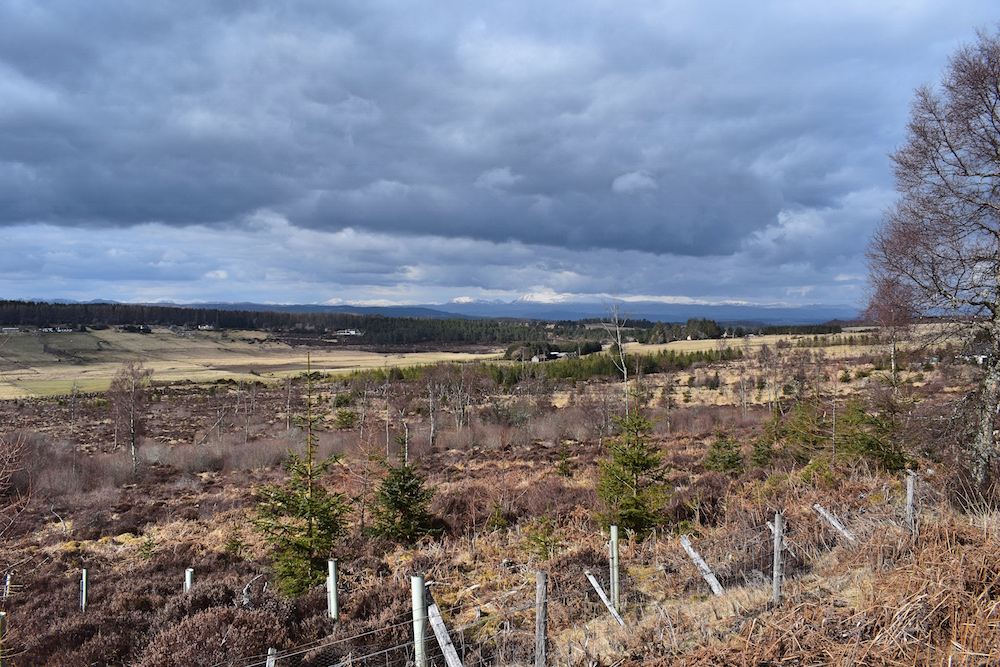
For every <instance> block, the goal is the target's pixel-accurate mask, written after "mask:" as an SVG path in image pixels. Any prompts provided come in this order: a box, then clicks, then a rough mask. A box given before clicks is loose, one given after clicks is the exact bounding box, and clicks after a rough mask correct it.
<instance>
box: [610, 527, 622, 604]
mask: <svg viewBox="0 0 1000 667" xmlns="http://www.w3.org/2000/svg"><path fill="white" fill-rule="evenodd" d="M611 604H613V605H614V606H615V611H617V612H618V613H619V614H620V613H621V611H622V601H621V588H620V584H619V579H618V526H611Z"/></svg>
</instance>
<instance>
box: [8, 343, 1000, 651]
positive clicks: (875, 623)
mask: <svg viewBox="0 0 1000 667" xmlns="http://www.w3.org/2000/svg"><path fill="white" fill-rule="evenodd" d="M769 352H770V354H771V355H772V356H771V357H768V356H767V355H762V354H760V353H759V352H754V353H753V354H747V355H746V356H742V357H737V358H736V359H731V360H729V361H705V362H701V363H699V364H696V365H690V366H686V367H684V368H677V367H670V368H667V367H664V368H661V369H659V370H658V371H657V372H656V373H651V374H645V375H643V376H642V377H640V378H639V379H638V381H637V382H636V383H635V384H633V386H632V389H633V396H634V397H636V399H637V400H639V402H640V403H641V405H642V410H643V414H645V415H646V416H648V417H649V418H650V419H651V420H652V421H653V423H654V424H655V425H654V426H653V430H652V432H651V433H650V434H649V437H650V441H651V442H652V444H653V445H654V447H655V449H656V450H657V451H658V452H660V456H661V458H660V464H661V469H660V472H661V473H662V485H661V486H659V487H656V488H658V489H660V491H659V492H658V493H659V495H658V496H657V497H656V505H655V514H656V524H655V525H654V526H652V527H651V529H650V530H649V531H646V534H644V535H638V534H634V533H629V532H623V534H622V537H621V542H620V572H621V616H622V618H623V620H624V622H625V625H624V627H619V626H618V624H617V623H616V622H615V621H614V620H613V619H612V617H611V615H610V614H609V613H608V611H607V610H606V609H605V608H604V605H603V604H602V603H601V602H600V600H599V598H598V596H597V594H596V592H595V590H594V588H593V587H592V586H591V584H590V583H589V582H588V580H587V577H586V574H585V573H586V572H587V571H590V572H591V573H592V574H593V575H594V576H595V577H596V579H597V580H598V582H599V584H600V585H601V586H602V587H603V588H604V589H605V590H609V588H610V581H609V570H608V551H607V546H606V542H607V537H608V533H607V530H606V528H605V527H604V526H603V525H602V523H601V517H602V516H603V515H604V514H603V513H605V512H606V511H607V508H606V507H604V506H603V505H602V502H601V500H599V496H598V492H597V486H598V481H599V479H600V476H601V474H602V472H601V471H602V467H601V466H600V462H602V461H607V460H608V457H609V450H610V448H611V446H612V445H613V444H614V443H615V442H617V441H616V440H615V439H616V438H619V437H620V436H619V435H618V434H617V432H616V430H615V426H614V420H613V419H611V417H612V416H613V415H615V414H620V411H621V410H622V407H621V396H622V390H621V384H620V382H619V383H615V382H613V381H601V380H588V381H570V380H561V381H555V380H551V379H546V377H545V367H546V366H545V365H544V364H541V365H535V366H534V368H535V370H534V371H532V372H524V373H523V374H521V375H519V376H518V377H517V378H516V379H515V380H513V381H511V380H510V379H509V378H508V377H506V376H504V375H503V374H501V375H500V376H497V374H496V373H495V372H492V371H491V370H490V368H489V367H487V366H483V365H479V364H470V365H463V366H459V365H445V366H440V367H434V368H428V369H421V370H419V372H417V371H414V372H412V373H409V374H408V375H406V376H404V374H403V373H398V372H390V373H388V374H386V373H381V372H378V373H365V374H357V375H354V376H352V377H350V378H347V379H342V378H332V377H326V376H323V375H322V374H314V376H313V377H312V379H311V382H309V383H308V384H309V391H310V392H311V393H312V395H313V403H312V406H313V409H315V410H316V414H317V415H319V421H318V422H317V423H316V425H315V436H316V440H315V445H316V450H317V456H318V458H320V459H324V458H326V457H327V456H328V455H330V454H339V455H340V456H341V459H340V461H339V462H338V463H336V464H335V465H334V466H333V467H331V469H330V471H329V472H328V473H327V474H326V475H325V477H324V478H323V480H322V483H323V484H324V486H326V487H328V488H330V489H331V490H335V491H338V492H343V493H345V494H346V497H347V498H348V499H349V500H350V502H351V508H352V509H351V514H350V519H349V520H350V530H349V533H348V534H347V536H345V537H343V538H342V539H340V540H339V541H338V542H337V545H336V547H335V548H334V551H333V553H331V554H329V555H330V556H333V557H335V558H336V560H337V562H338V566H339V596H340V619H339V622H338V623H336V624H334V623H333V622H332V621H331V620H330V619H329V618H328V614H327V600H326V591H325V589H324V587H323V586H322V585H316V586H313V587H311V588H309V589H308V592H306V593H305V594H304V595H302V596H300V597H296V598H289V597H283V596H282V595H280V594H279V593H278V592H277V586H276V582H275V580H274V574H273V572H272V570H271V564H272V560H271V559H272V554H271V551H270V549H269V546H268V544H266V543H265V542H264V540H263V538H261V537H260V535H259V534H258V533H257V532H255V531H254V530H252V528H251V526H250V525H249V523H248V521H249V519H250V518H251V517H252V515H253V512H254V509H255V506H256V504H257V502H258V501H259V499H260V493H261V489H262V488H263V487H264V486H265V485H268V484H273V483H281V482H282V481H284V480H285V479H286V477H287V474H286V472H285V470H284V469H283V468H282V465H281V464H282V462H283V461H285V460H286V457H287V451H288V450H289V449H291V450H293V451H294V452H296V453H298V454H299V455H302V454H303V452H304V440H305V433H304V432H303V430H302V428H303V427H302V426H301V425H297V424H301V422H297V421H296V419H295V417H296V416H301V415H303V414H305V413H306V407H307V405H306V404H307V400H306V393H307V382H306V380H305V378H299V379H297V380H296V381H295V382H291V383H282V384H270V385H264V384H249V383H236V382H233V383H228V382H222V383H217V384H212V385H207V386H198V385H188V384H178V385H157V384H156V383H155V381H156V377H155V375H154V377H153V380H154V386H153V389H152V394H151V397H150V398H151V400H150V402H149V404H148V407H147V409H146V412H145V415H144V419H145V427H146V428H145V439H144V440H142V442H141V444H140V445H139V446H138V447H137V455H138V461H139V465H138V470H137V471H136V472H135V473H134V474H133V470H132V460H131V457H130V453H129V452H128V451H127V450H128V447H127V446H126V445H125V440H124V435H123V434H124V431H123V430H122V429H121V425H119V428H118V435H119V439H120V442H119V445H118V448H117V450H115V433H116V429H115V423H114V421H115V419H114V415H115V413H114V411H112V410H111V406H110V405H108V403H107V402H106V401H105V397H104V396H103V395H94V394H88V395H79V396H76V397H56V398H51V399H35V400H20V401H9V402H5V403H3V405H2V407H0V415H2V417H0V419H2V420H3V423H4V424H6V425H7V429H6V430H5V435H4V443H5V445H6V446H7V447H8V448H13V449H15V450H19V451H21V453H23V456H22V457H21V458H17V457H14V458H13V459H12V460H17V461H19V462H20V463H21V464H22V465H21V468H20V469H18V470H14V471H13V477H12V478H11V479H10V480H9V483H8V484H6V485H5V486H6V488H7V489H8V494H7V495H6V496H5V497H6V498H7V499H8V500H10V501H15V500H16V499H17V498H18V496H17V494H18V493H20V494H21V496H20V497H21V498H24V499H25V500H26V504H20V505H19V504H17V503H16V502H11V503H9V504H8V507H7V509H6V510H5V512H6V514H5V516H8V517H12V518H14V519H16V520H14V521H13V523H12V525H11V526H10V527H9V528H8V529H7V531H6V533H5V536H4V537H5V544H4V550H3V561H2V562H3V565H4V570H3V574H4V575H6V574H8V573H9V574H10V578H9V586H8V587H7V588H6V589H5V590H4V591H3V599H2V601H0V609H2V610H3V611H5V612H6V614H7V623H8V631H7V637H6V639H5V640H4V643H3V651H4V656H5V657H6V658H8V659H9V661H10V663H11V664H15V665H18V666H26V665H43V664H44V665H81V664H101V665H103V664H108V665H123V664H124V665H144V666H154V665H156V666H159V665H192V664H202V665H216V664H219V665H230V664H231V665H250V664H264V662H265V660H266V654H267V651H268V649H270V648H274V649H277V651H278V654H277V655H278V658H277V662H276V664H277V665H280V666H282V667H284V666H285V665H294V664H302V665H333V664H341V663H343V664H347V663H350V664H358V663H364V664H371V665H379V666H382V667H384V666H385V665H400V666H402V665H404V664H406V663H407V661H409V660H412V659H413V630H412V610H411V594H410V575H412V574H415V573H419V574H423V575H424V576H425V577H426V580H427V581H428V582H431V583H430V584H429V586H428V588H429V590H430V591H431V592H432V594H433V596H434V600H435V602H436V603H437V606H438V607H439V608H440V609H441V611H442V614H443V616H444V619H445V622H446V623H447V625H448V628H449V630H450V634H451V638H452V641H453V642H454V644H455V648H456V650H457V652H458V655H459V657H460V659H461V660H463V662H464V663H465V664H466V665H469V666H470V667H471V666H472V665H479V664H484V665H485V664H490V665H493V664H496V665H508V664H530V663H532V662H533V660H534V651H535V643H534V642H535V637H534V632H535V628H534V623H535V610H534V602H535V572H536V571H538V570H540V571H545V572H547V573H548V575H549V601H548V632H547V637H548V642H547V647H548V661H549V663H550V664H574V665H591V664H626V663H635V664H640V663H653V664H663V665H668V664H669V665H717V664H747V665H778V664H781V665H821V664H857V665H883V664H885V665H895V664H906V665H913V664H917V665H945V664H952V665H960V664H968V665H979V664H995V663H996V662H997V660H998V658H1000V654H998V649H997V648H996V647H998V646H1000V642H998V641H997V640H998V639H1000V638H998V637H997V630H996V628H997V625H998V621H1000V616H998V612H997V604H998V603H1000V602H998V601H1000V588H998V582H1000V556H998V553H1000V549H998V547H1000V544H998V533H997V527H998V523H997V519H996V518H995V517H994V515H993V514H991V513H989V512H987V511H985V510H982V509H980V510H976V511H970V510H969V509H968V508H969V504H968V503H969V502H970V501H980V505H979V507H985V506H988V503H987V504H986V505H984V504H983V503H982V501H989V500H990V498H989V497H988V496H987V497H983V496H980V495H977V494H975V493H972V492H971V490H969V489H967V487H965V486H963V484H962V482H961V479H962V477H961V475H960V474H959V473H958V468H957V467H956V466H955V465H954V454H953V447H954V442H955V436H956V434H959V429H958V427H957V424H958V423H959V422H956V421H953V419H954V418H955V415H956V411H955V409H954V404H953V402H952V400H951V398H950V397H951V396H956V395H961V394H962V393H963V392H965V391H967V390H968V389H969V388H971V387H972V386H973V385H974V382H975V379H976V375H975V374H976V372H977V371H976V368H975V367H974V366H969V365H965V364H960V363H957V362H955V363H951V362H949V363H931V362H927V363H925V359H924V358H923V357H917V356H914V357H913V358H911V359H908V360H907V361H906V362H905V364H903V365H902V368H904V370H903V371H902V374H901V376H900V378H898V382H896V383H891V382H890V383H886V382H883V381H880V380H879V379H878V378H879V375H880V372H879V370H878V367H881V366H882V365H883V360H882V359H881V356H880V355H881V352H880V350H878V349H872V348H867V347H850V346H841V347H839V348H837V350H836V351H835V350H833V349H829V350H824V349H823V348H822V347H818V346H817V347H804V346H799V347H794V346H792V345H790V344H786V345H784V346H782V347H780V348H776V349H770V350H769ZM937 356H938V358H940V359H941V360H942V361H945V360H952V359H954V357H955V355H954V354H951V355H950V356H948V355H947V354H945V353H943V352H942V353H941V354H939V355H937ZM513 367H516V366H513ZM548 368H550V369H552V368H555V367H554V366H550V367H548ZM549 372H552V371H549ZM741 388H742V389H741ZM892 389H897V390H898V391H897V392H895V394H896V396H897V398H893V394H894V392H893V391H891V390H892ZM857 402H860V405H858V404H856V403H857ZM387 408H388V410H387ZM834 414H836V418H835V419H836V421H834ZM890 414H891V415H892V421H891V423H890V424H888V426H886V425H885V424H884V423H883V422H885V421H886V420H887V419H888V417H887V415H890ZM432 415H433V417H432ZM775 415H777V416H775ZM865 419H867V420H868V421H865ZM879 419H881V420H882V421H881V422H880V421H879ZM852 420H853V421H852ZM432 422H433V424H434V426H433V429H434V432H433V436H432V432H431V429H432V426H431V424H432ZM880 424H881V426H880ZM883 426H885V428H886V429H887V430H884V431H883V430H880V429H882V427H883ZM852 429H854V430H852ZM835 433H837V434H839V435H835ZM852 434H853V435H852ZM862 435H864V437H862ZM876 436H878V437H876ZM432 437H433V442H432V441H431V439H432ZM883 437H884V439H882V440H878V438H883ZM851 438H854V440H851ZM873 439H874V440H873ZM876 441H877V442H876ZM859 442H861V443H867V444H865V445H864V447H862V446H861V445H859V444H858V443H859ZM852 443H853V444H852ZM873 443H874V444H873ZM875 445H878V446H877V447H876V446H875ZM897 450H898V451H897ZM401 454H402V455H405V456H406V457H408V460H409V461H410V463H412V464H414V465H415V466H416V469H417V470H418V471H419V472H420V474H422V475H424V476H426V483H427V485H428V487H431V488H434V491H435V492H434V495H433V498H432V500H431V502H430V506H429V509H430V511H431V514H432V515H433V516H434V517H435V522H436V523H435V525H434V530H433V531H432V532H431V533H430V534H428V535H427V536H425V537H423V538H420V539H419V540H418V541H416V542H415V543H412V544H409V543H406V542H405V541H400V542H393V541H389V540H388V539H386V538H381V537H375V536H372V535H371V528H372V526H373V525H374V519H373V515H372V511H373V506H374V504H375V493H376V489H377V488H378V482H379V480H380V479H381V478H382V477H383V476H384V475H385V472H386V469H387V468H386V465H396V461H397V457H398V456H400V455H401ZM897 454H899V455H900V456H902V460H903V461H904V462H905V463H906V466H903V467H908V468H909V469H911V470H913V471H914V472H915V473H916V484H915V490H916V493H915V508H916V520H915V525H916V528H917V530H916V533H915V534H913V533H912V532H911V530H910V527H909V525H908V523H907V520H906V513H905V506H906V472H905V470H904V469H903V467H901V466H898V465H896V464H897V463H898V461H899V460H900V459H898V458H896V455H897ZM963 489H965V492H963ZM815 505H820V506H822V507H823V508H825V510H827V511H828V512H830V513H831V514H832V515H834V516H836V517H837V518H838V519H839V520H840V521H841V522H842V523H843V524H844V526H845V527H846V528H847V529H848V530H849V531H850V532H851V533H852V534H853V536H855V537H856V539H857V541H856V542H852V541H851V540H849V539H847V538H846V537H844V535H843V534H841V533H840V532H839V531H838V530H837V529H835V528H833V527H832V526H831V525H830V524H829V523H828V522H827V521H826V520H825V519H823V518H822V517H821V516H820V514H819V512H818V511H817V510H816V509H815V508H814V506H815ZM779 511H780V512H782V514H783V517H784V522H785V524H786V533H785V545H786V548H785V550H784V554H783V559H784V565H783V573H784V581H783V589H782V597H781V602H780V603H779V604H778V605H777V606H776V607H775V606H773V605H772V566H773V541H772V538H771V534H770V531H769V529H768V527H767V523H768V522H769V521H772V520H773V518H774V515H775V512H779ZM681 535H689V536H690V541H691V544H692V546H693V548H694V549H695V550H697V552H698V553H699V554H700V555H701V556H702V557H703V558H704V560H705V561H706V563H707V565H708V566H709V567H710V568H711V569H712V570H713V572H714V574H715V575H716V577H717V578H718V580H719V582H720V585H721V587H722V588H723V594H722V595H714V594H713V593H712V592H711V589H710V588H709V586H708V584H706V583H705V581H704V580H703V579H702V577H701V576H700V575H699V572H698V569H697V568H696V567H695V565H694V564H693V563H692V561H691V560H690V558H689V557H688V556H687V554H686V553H685V550H684V549H683V548H682V547H681V545H680V537H681ZM188 568H192V569H193V585H192V587H191V588H190V590H189V591H187V592H185V591H184V580H185V571H186V570H187V569H188ZM84 569H86V571H87V587H88V590H87V606H86V610H85V611H81V609H80V603H81V599H80V583H81V575H82V572H83V570H84ZM0 583H3V581H0ZM429 641H430V643H429V647H430V650H431V653H432V657H433V655H436V651H437V644H436V643H435V642H434V640H433V638H431V639H430V640H429Z"/></svg>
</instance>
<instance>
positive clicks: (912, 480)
mask: <svg viewBox="0 0 1000 667" xmlns="http://www.w3.org/2000/svg"><path fill="white" fill-rule="evenodd" d="M915 486H916V475H914V474H913V471H912V470H911V471H910V472H909V473H908V474H907V475H906V526H907V527H908V528H909V529H910V534H911V535H914V534H916V532H917V526H916V523H915V522H914V520H913V490H914V487H915Z"/></svg>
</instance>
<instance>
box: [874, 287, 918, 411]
mask: <svg viewBox="0 0 1000 667" xmlns="http://www.w3.org/2000/svg"><path fill="white" fill-rule="evenodd" d="M914 301H915V299H914V294H913V287H912V286H911V285H909V284H907V283H905V282H903V281H902V280H901V279H900V278H899V276H896V275H891V274H890V275H878V274H873V275H872V276H871V282H870V285H869V294H868V304H867V306H866V307H865V310H864V312H863V313H862V317H863V318H865V319H866V320H869V321H871V322H873V323H875V324H876V325H877V326H878V327H879V329H880V330H881V331H882V335H883V336H884V337H885V338H887V339H888V341H889V365H890V370H891V372H892V388H893V395H898V394H899V386H898V382H897V380H898V374H897V370H896V350H897V347H898V345H899V342H900V341H901V340H903V339H904V338H906V335H907V332H908V331H909V330H910V327H911V326H912V325H913V322H914V319H915V314H914V305H913V304H914Z"/></svg>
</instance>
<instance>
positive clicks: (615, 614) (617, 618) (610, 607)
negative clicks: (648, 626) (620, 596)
mask: <svg viewBox="0 0 1000 667" xmlns="http://www.w3.org/2000/svg"><path fill="white" fill-rule="evenodd" d="M583 573H584V574H585V575H587V580H588V581H589V582H590V585H591V586H593V587H594V590H595V591H597V595H598V596H599V597H600V598H601V602H603V603H604V606H605V607H607V608H608V611H609V612H611V617H612V618H614V619H615V621H617V622H618V625H621V626H623V627H624V625H625V621H624V619H622V617H621V615H620V614H619V613H618V612H617V611H616V610H615V606H614V605H613V604H611V600H609V599H608V596H607V595H605V594H604V589H603V588H601V585H600V584H599V583H598V582H597V578H596V577H594V575H593V574H591V573H590V570H584V572H583Z"/></svg>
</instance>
